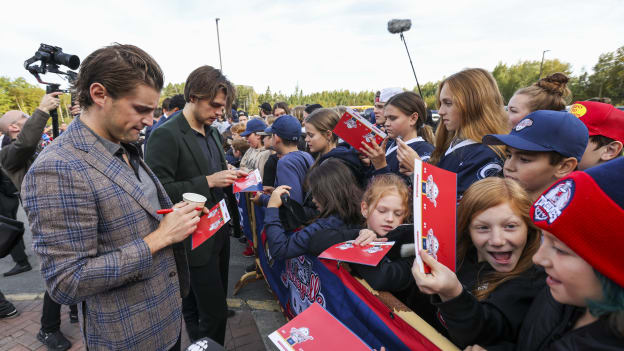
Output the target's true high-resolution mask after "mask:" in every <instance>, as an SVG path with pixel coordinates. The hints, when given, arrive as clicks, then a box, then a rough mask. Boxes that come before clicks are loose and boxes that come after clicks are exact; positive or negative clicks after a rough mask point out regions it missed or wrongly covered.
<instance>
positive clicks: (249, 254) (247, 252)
mask: <svg viewBox="0 0 624 351" xmlns="http://www.w3.org/2000/svg"><path fill="white" fill-rule="evenodd" d="M243 256H245V257H253V256H254V251H253V248H252V247H249V246H247V248H246V249H245V251H243Z"/></svg>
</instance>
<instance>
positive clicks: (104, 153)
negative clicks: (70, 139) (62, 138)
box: [72, 121, 162, 220]
mask: <svg viewBox="0 0 624 351" xmlns="http://www.w3.org/2000/svg"><path fill="white" fill-rule="evenodd" d="M72 132H74V133H75V134H76V138H75V139H74V140H75V141H74V145H75V146H76V148H78V149H80V150H83V151H85V152H86V156H85V158H84V160H85V161H86V162H87V163H88V164H90V165H91V166H92V167H93V168H95V169H96V170H98V171H99V172H100V173H102V174H103V175H104V176H106V177H107V178H108V179H110V181H111V182H113V183H115V184H117V185H118V186H119V187H120V188H122V189H123V190H124V191H125V192H126V193H128V195H130V197H132V198H133V199H134V200H135V201H136V202H137V203H138V204H139V205H140V206H141V207H143V208H144V209H145V211H147V212H148V213H149V214H150V215H151V216H152V217H154V218H155V219H157V220H160V218H159V217H158V216H157V215H156V210H157V209H155V208H153V207H152V205H151V204H150V203H149V201H148V200H147V198H146V197H145V196H144V195H143V191H142V190H141V187H140V186H139V185H138V180H137V179H136V176H135V175H134V172H132V171H131V170H130V169H129V166H128V165H126V164H125V163H124V162H123V161H122V160H120V159H119V158H117V157H115V156H113V155H111V153H110V152H109V151H108V150H106V148H105V147H104V145H102V143H100V142H98V141H97V138H96V137H95V135H93V133H91V132H90V131H89V130H88V129H87V127H86V126H85V125H84V124H83V123H82V121H79V123H77V125H76V127H75V128H73V131H72ZM141 163H142V164H143V165H144V163H143V162H141ZM148 174H150V177H152V179H154V176H153V173H151V171H149V172H148ZM156 184H158V185H159V184H160V183H156ZM158 185H157V188H158ZM159 199H160V196H159ZM161 202H162V201H161Z"/></svg>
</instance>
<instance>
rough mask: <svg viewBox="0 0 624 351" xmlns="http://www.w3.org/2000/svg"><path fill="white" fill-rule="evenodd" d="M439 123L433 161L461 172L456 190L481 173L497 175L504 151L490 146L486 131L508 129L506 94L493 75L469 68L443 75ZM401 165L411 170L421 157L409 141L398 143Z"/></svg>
mask: <svg viewBox="0 0 624 351" xmlns="http://www.w3.org/2000/svg"><path fill="white" fill-rule="evenodd" d="M436 97H437V100H438V106H439V112H438V113H439V114H440V119H441V123H440V124H439V125H438V129H437V131H436V137H435V149H434V150H433V153H432V154H431V158H430V159H429V163H431V164H433V165H436V166H438V167H440V168H443V169H446V170H448V171H451V172H454V173H457V195H458V198H461V196H462V194H463V192H464V191H466V189H468V187H469V186H470V185H471V184H472V183H474V182H476V181H478V180H480V179H483V178H486V177H489V176H496V175H499V174H500V173H501V171H502V169H503V160H504V158H505V153H504V150H503V147H501V146H487V145H484V144H482V143H481V139H482V138H483V137H484V136H485V135H487V134H493V133H495V134H506V133H508V132H509V123H508V117H507V115H506V114H505V110H504V108H503V98H502V96H501V94H500V92H499V91H498V85H497V84H496V80H495V79H494V77H492V75H491V74H490V73H489V72H488V71H486V70H484V69H481V68H469V69H465V70H463V71H460V72H457V73H455V74H453V75H451V76H450V77H448V78H446V79H444V80H443V81H442V82H441V83H440V86H439V87H438V91H437V96H436ZM397 156H398V159H399V162H400V164H401V168H403V169H404V170H405V172H412V171H413V168H414V159H415V158H417V157H420V156H419V155H417V154H416V153H415V152H414V151H413V150H412V149H411V148H409V147H408V146H407V145H401V144H399V150H398V152H397Z"/></svg>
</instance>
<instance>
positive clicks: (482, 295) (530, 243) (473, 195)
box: [457, 177, 541, 300]
mask: <svg viewBox="0 0 624 351" xmlns="http://www.w3.org/2000/svg"><path fill="white" fill-rule="evenodd" d="M504 203H508V204H509V205H510V207H511V209H512V210H513V211H514V212H515V213H516V215H518V216H519V217H521V218H522V221H523V222H524V223H525V224H526V226H527V241H526V244H525V246H524V249H523V250H522V254H521V255H520V259H519V260H518V263H517V264H516V267H515V268H514V269H513V270H512V271H511V272H496V271H495V272H492V273H490V274H488V275H486V276H485V277H483V278H482V279H480V280H479V282H477V285H476V287H475V289H474V291H472V294H473V295H474V296H475V297H476V298H477V299H478V300H484V299H486V298H487V297H488V296H489V295H490V293H491V292H492V291H494V290H495V289H496V288H497V287H498V286H499V285H501V284H503V283H504V282H506V281H508V280H511V279H514V278H516V277H518V276H520V275H522V274H523V273H524V272H525V271H526V270H528V269H530V268H532V267H533V261H532V257H533V254H535V253H536V252H537V249H539V246H540V242H541V240H540V231H539V229H538V228H537V227H536V226H535V225H534V224H533V221H532V220H531V217H530V216H529V213H530V211H529V209H530V208H531V204H532V201H531V199H530V198H529V195H528V194H527V193H526V191H525V190H524V189H523V188H522V187H521V186H520V185H519V184H518V183H517V182H516V181H514V180H511V179H504V178H495V177H489V178H486V179H482V180H480V181H478V182H476V183H473V184H472V185H471V186H470V187H469V188H468V190H466V192H465V193H464V197H463V198H462V200H461V202H460V203H459V207H458V208H457V213H458V215H457V262H458V265H457V266H458V269H459V267H461V265H462V264H463V262H464V260H465V259H466V255H467V254H468V252H469V251H471V250H472V249H475V246H474V244H473V242H472V239H471V237H470V224H471V223H472V220H473V219H474V218H475V217H476V216H478V215H479V214H480V213H482V212H483V211H485V210H487V209H488V208H491V207H494V206H498V205H501V204H504ZM484 283H487V288H486V289H484V290H478V287H479V286H480V285H483V284H484Z"/></svg>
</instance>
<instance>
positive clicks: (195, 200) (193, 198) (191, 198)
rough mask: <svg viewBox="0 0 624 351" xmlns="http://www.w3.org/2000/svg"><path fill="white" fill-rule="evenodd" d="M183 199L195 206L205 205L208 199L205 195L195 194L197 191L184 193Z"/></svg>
mask: <svg viewBox="0 0 624 351" xmlns="http://www.w3.org/2000/svg"><path fill="white" fill-rule="evenodd" d="M182 200H184V201H186V202H188V203H189V204H191V205H193V206H195V207H201V208H203V207H204V204H205V203H206V201H207V200H208V199H207V198H206V197H205V196H203V195H199V194H195V193H184V194H182Z"/></svg>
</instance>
